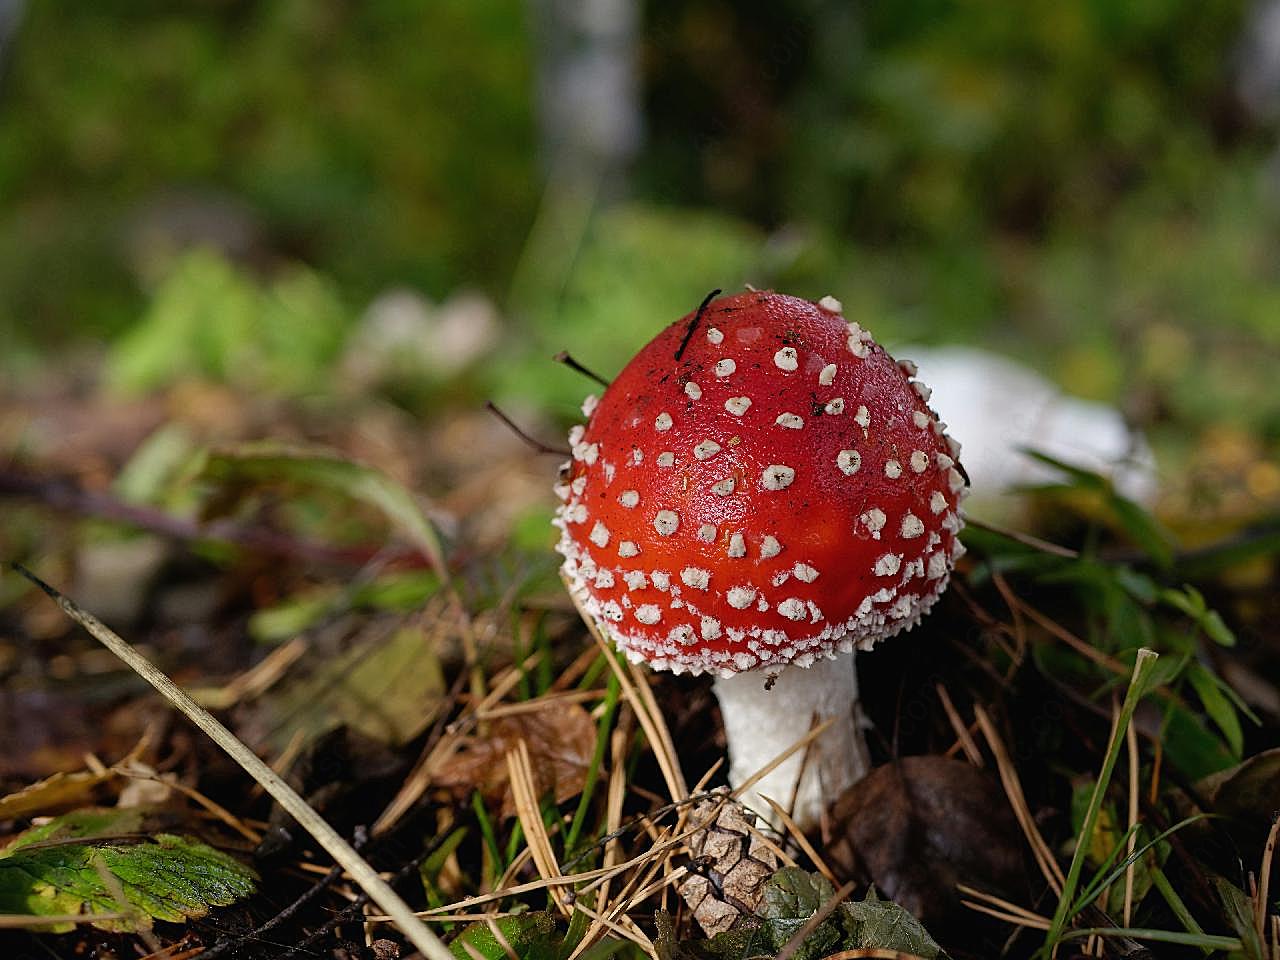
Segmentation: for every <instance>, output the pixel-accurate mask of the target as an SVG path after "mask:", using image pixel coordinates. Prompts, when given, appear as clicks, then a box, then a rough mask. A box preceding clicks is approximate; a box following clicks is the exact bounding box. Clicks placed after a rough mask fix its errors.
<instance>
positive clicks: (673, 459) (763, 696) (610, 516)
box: [556, 291, 965, 824]
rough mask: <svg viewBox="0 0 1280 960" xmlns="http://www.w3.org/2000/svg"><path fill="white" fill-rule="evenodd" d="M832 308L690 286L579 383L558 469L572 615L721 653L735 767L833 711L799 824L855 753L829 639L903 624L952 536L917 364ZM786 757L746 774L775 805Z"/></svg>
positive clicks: (944, 441) (926, 593)
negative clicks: (582, 388) (651, 333)
mask: <svg viewBox="0 0 1280 960" xmlns="http://www.w3.org/2000/svg"><path fill="white" fill-rule="evenodd" d="M841 312H842V308H841V306H840V304H839V302H838V301H836V300H834V299H833V298H831V297H824V298H823V299H822V300H821V301H819V302H818V303H817V304H814V303H810V302H808V301H806V300H799V299H796V298H794V297H787V296H782V295H779V294H776V293H772V292H756V291H750V292H747V293H742V294H738V295H736V296H729V297H723V298H721V299H719V300H715V301H714V302H711V303H709V304H704V307H703V309H700V310H699V312H698V313H697V314H692V315H690V316H687V317H685V318H684V319H682V320H679V321H677V322H676V323H674V324H672V325H671V326H670V327H668V328H667V329H666V330H664V331H662V332H661V333H660V334H658V336H657V337H655V338H654V339H653V341H651V342H650V343H649V344H648V345H647V346H646V347H644V348H643V349H642V350H641V351H640V352H639V353H638V354H637V355H636V356H635V357H634V358H633V359H632V360H631V362H630V363H629V364H627V366H626V368H625V369H624V370H623V371H622V373H621V374H620V375H619V376H618V378H617V379H616V380H614V382H613V383H612V384H611V385H610V386H609V388H608V389H607V390H606V391H605V392H604V395H603V396H602V397H601V398H599V400H598V401H597V400H596V399H595V398H594V397H589V398H588V399H587V402H586V403H585V404H584V405H583V411H584V413H585V414H586V416H587V424H586V426H585V427H583V426H577V427H574V429H573V430H572V432H571V433H570V437H569V439H570V442H571V446H572V449H573V459H572V460H571V461H570V462H569V463H567V464H566V466H565V468H564V471H563V476H562V482H561V483H560V484H559V485H558V486H557V493H558V495H559V496H560V499H561V500H562V501H563V502H562V505H561V506H560V508H559V509H558V511H557V519H556V524H557V525H558V526H559V527H560V529H561V531H562V535H561V538H560V543H559V546H558V549H559V550H560V552H561V553H562V554H564V558H565V559H564V567H563V570H564V573H565V576H566V580H567V582H568V583H569V584H570V589H571V591H572V592H573V594H574V596H575V599H576V600H577V601H578V603H579V604H580V606H581V607H582V609H583V610H584V611H585V612H586V613H587V615H588V616H590V617H592V618H593V619H594V620H595V621H596V623H597V624H598V625H599V627H600V628H601V630H602V631H603V632H604V633H605V635H606V636H608V637H609V638H610V639H611V640H612V641H613V642H614V643H616V644H617V645H618V647H620V648H621V649H622V650H624V651H625V652H626V653H627V655H628V656H629V657H630V658H631V659H632V660H634V661H640V660H643V661H645V662H647V663H649V664H650V665H651V666H653V667H655V668H657V669H666V670H671V671H673V672H675V673H683V672H686V671H687V672H690V673H695V674H697V673H702V672H708V671H709V672H713V673H715V674H716V675H717V680H716V684H715V690H716V694H717V696H718V698H719V700H720V705H721V709H722V712H723V715H724V724H725V731H726V735H727V737H728V743H729V751H730V760H731V770H730V781H731V782H733V783H735V784H736V783H739V782H741V781H742V780H743V779H745V778H746V777H747V776H749V775H751V774H753V773H755V772H756V770H758V769H759V768H760V767H763V766H764V765H765V764H766V763H768V762H769V761H770V760H772V759H774V758H775V757H776V756H777V755H778V754H780V753H781V752H782V751H783V750H784V749H785V748H786V747H788V746H790V745H791V744H793V743H794V742H795V741H797V740H799V739H800V738H801V737H802V736H804V734H805V733H806V732H807V731H808V730H809V728H810V724H811V722H812V718H813V716H814V715H815V714H816V715H817V716H818V717H819V718H821V719H826V718H828V717H832V718H835V722H834V723H833V724H832V726H831V728H830V729H829V730H828V731H827V732H826V733H824V734H823V735H822V736H821V737H820V738H819V739H818V740H817V741H815V743H814V745H813V747H812V748H810V756H809V758H808V761H807V763H806V765H805V774H804V777H805V782H804V783H803V784H800V785H799V787H798V792H797V793H796V794H795V802H794V810H793V814H794V815H795V816H796V819H797V820H798V821H799V822H800V823H802V824H810V823H813V822H814V821H815V820H816V818H817V816H818V815H819V814H820V812H821V811H822V809H823V808H824V807H825V805H826V804H827V803H829V802H830V801H831V800H833V799H834V798H835V797H836V796H837V795H839V793H840V792H841V791H842V790H843V789H844V788H845V787H847V786H848V785H849V784H851V783H853V782H854V781H856V780H857V779H859V778H860V777H861V776H862V775H863V774H864V773H865V772H866V769H867V758H866V750H865V745H863V743H862V738H861V734H860V732H859V730H858V727H857V721H856V718H855V713H856V701H857V682H856V678H855V673H854V667H853V658H852V656H843V655H844V654H852V652H853V651H854V650H855V648H857V649H863V650H866V649H869V648H870V647H871V646H872V645H874V644H875V643H876V641H878V640H881V639H883V638H885V637H889V636H892V635H893V634H896V633H898V632H899V631H902V630H909V629H910V628H911V627H913V626H914V625H915V624H916V622H917V621H918V620H919V619H920V617H921V616H922V615H923V614H924V613H925V612H926V611H927V610H928V609H929V607H930V606H932V604H933V603H934V601H935V600H937V598H938V596H939V594H940V593H941V592H942V591H943V590H944V589H945V587H946V584H947V580H948V577H949V575H950V572H951V569H952V565H953V563H954V561H955V559H956V558H957V557H958V556H959V555H960V553H961V552H962V551H963V549H964V548H963V547H962V546H961V544H960V541H959V539H957V536H956V534H957V533H958V531H959V530H960V528H961V526H962V522H961V519H960V514H959V512H958V509H957V508H958V505H959V502H960V499H961V497H962V496H963V494H964V492H965V480H964V478H963V476H962V474H961V473H960V472H959V470H957V469H956V458H957V457H958V454H959V446H958V445H957V444H956V443H955V442H954V441H952V440H951V439H950V438H948V437H947V436H946V434H945V433H944V432H943V427H944V425H943V424H942V423H940V422H939V421H938V419H937V418H936V417H935V415H934V413H933V411H931V410H930V409H929V406H928V400H929V390H928V388H927V387H925V386H924V385H923V384H922V383H920V382H918V381H916V380H913V379H912V377H913V376H914V374H915V368H914V366H913V365H911V364H910V363H907V362H902V363H898V362H895V361H894V360H893V358H892V357H890V356H889V355H888V354H887V353H886V352H885V351H884V349H883V348H881V347H879V346H878V345H876V343H875V342H874V341H873V340H872V338H871V336H870V335H869V334H868V333H867V332H866V331H864V330H863V329H862V328H861V327H859V326H858V324H856V323H846V322H845V320H844V319H843V318H842V317H841ZM784 668H785V669H784ZM800 763H801V755H799V754H797V755H795V756H793V757H792V758H791V759H790V760H789V761H787V762H786V763H784V764H783V765H782V766H780V767H779V768H778V770H777V771H775V774H774V775H773V777H772V779H770V780H766V781H762V782H761V783H759V784H758V785H757V787H756V790H757V791H758V792H759V793H761V794H764V795H768V796H771V797H772V798H773V799H774V800H776V801H777V802H779V803H780V804H782V805H783V806H786V805H787V804H788V803H789V802H790V801H791V800H792V790H793V789H795V788H796V783H795V781H796V777H797V776H798V774H799V772H800V771H799V768H800Z"/></svg>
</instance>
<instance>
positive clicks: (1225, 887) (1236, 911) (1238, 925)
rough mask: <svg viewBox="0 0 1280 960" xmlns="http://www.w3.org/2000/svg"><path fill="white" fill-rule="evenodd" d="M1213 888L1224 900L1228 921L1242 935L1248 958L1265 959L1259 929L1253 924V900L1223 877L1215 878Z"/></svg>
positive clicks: (1242, 942) (1251, 959) (1252, 959)
mask: <svg viewBox="0 0 1280 960" xmlns="http://www.w3.org/2000/svg"><path fill="white" fill-rule="evenodd" d="M1213 888H1214V890H1216V891H1217V893H1218V898H1219V899H1220V900H1221V901H1222V906H1223V912H1224V913H1225V914H1226V917H1227V920H1228V922H1230V924H1231V926H1232V927H1233V928H1235V931H1236V934H1237V935H1238V936H1239V937H1240V942H1241V944H1242V945H1243V947H1244V955H1245V957H1246V958H1247V960H1265V956H1266V955H1265V954H1264V952H1263V949H1262V943H1261V941H1260V940H1259V939H1258V930H1257V928H1256V927H1255V926H1254V925H1253V902H1252V901H1251V900H1250V899H1249V897H1248V896H1246V895H1245V892H1244V891H1243V890H1241V889H1240V888H1239V887H1237V886H1236V885H1235V884H1234V883H1231V882H1230V881H1228V880H1226V879H1224V878H1223V877H1214V878H1213Z"/></svg>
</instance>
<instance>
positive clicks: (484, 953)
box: [449, 911, 558, 960]
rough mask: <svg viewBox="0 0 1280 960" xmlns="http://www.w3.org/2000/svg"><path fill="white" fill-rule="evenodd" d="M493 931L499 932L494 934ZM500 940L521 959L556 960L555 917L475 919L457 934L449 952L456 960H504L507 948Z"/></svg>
mask: <svg viewBox="0 0 1280 960" xmlns="http://www.w3.org/2000/svg"><path fill="white" fill-rule="evenodd" d="M495 928H496V929H497V931H498V933H495V932H494V930H495ZM498 934H501V937H502V939H499V937H498ZM502 940H506V942H507V945H509V946H510V947H511V949H512V950H514V951H515V954H516V956H518V957H519V958H520V960H556V955H557V946H558V937H557V934H556V920H555V917H554V916H552V914H550V913H548V912H546V911H539V912H537V913H522V914H520V915H518V916H514V917H500V918H498V919H496V920H494V921H492V923H486V922H485V921H483V920H477V921H476V922H475V923H472V924H470V925H468V926H467V927H466V928H465V929H463V931H462V933H460V934H458V936H457V938H456V939H455V940H454V941H453V943H451V944H449V950H450V952H452V953H453V955H454V956H455V957H457V958H458V960H475V958H476V957H482V958H484V960H506V958H507V956H508V953H507V947H506V946H504V945H503V943H502ZM468 947H470V948H471V949H470V950H468V949H467V948H468ZM473 951H474V952H473Z"/></svg>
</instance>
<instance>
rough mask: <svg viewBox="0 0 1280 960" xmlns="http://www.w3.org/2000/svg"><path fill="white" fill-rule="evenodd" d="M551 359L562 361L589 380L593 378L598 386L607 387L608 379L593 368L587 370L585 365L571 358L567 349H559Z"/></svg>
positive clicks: (557, 361)
mask: <svg viewBox="0 0 1280 960" xmlns="http://www.w3.org/2000/svg"><path fill="white" fill-rule="evenodd" d="M551 359H552V360H554V361H555V362H556V363H563V364H564V365H565V366H566V367H568V368H569V369H570V370H572V371H573V372H574V373H580V374H582V375H583V376H584V377H586V378H588V379H589V380H594V381H595V382H596V383H598V384H600V386H602V387H605V388H608V386H609V381H608V380H606V379H605V378H604V377H602V376H600V374H598V373H596V372H595V371H594V370H588V369H587V368H586V367H584V366H583V365H582V364H580V363H579V362H578V361H577V360H575V359H573V357H572V356H570V355H569V351H568V350H561V351H560V352H559V353H557V354H556V355H555V356H554V357H552V358H551Z"/></svg>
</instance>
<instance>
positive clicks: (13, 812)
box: [0, 770, 115, 820]
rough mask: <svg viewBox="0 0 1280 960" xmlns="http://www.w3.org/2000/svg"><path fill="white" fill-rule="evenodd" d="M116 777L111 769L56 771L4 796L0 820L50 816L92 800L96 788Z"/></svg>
mask: <svg viewBox="0 0 1280 960" xmlns="http://www.w3.org/2000/svg"><path fill="white" fill-rule="evenodd" d="M114 776H115V773H114V772H113V771H111V770H103V771H102V772H101V773H94V772H93V771H91V770H81V771H79V772H77V773H55V774H54V775H53V776H51V777H47V778H45V779H44V780H40V781H38V782H36V783H33V784H31V785H30V786H26V787H23V788H22V789H21V790H18V791H16V792H14V793H11V794H9V795H8V796H7V797H0V820H13V819H15V818H16V817H25V816H30V815H31V814H37V813H38V814H41V815H47V814H51V813H57V812H59V811H61V810H66V809H69V808H71V807H76V806H82V805H84V804H86V803H88V802H89V798H90V796H91V795H92V793H93V788H94V787H96V786H97V785H98V784H100V783H103V782H104V781H107V780H110V779H111V778H112V777H114Z"/></svg>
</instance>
